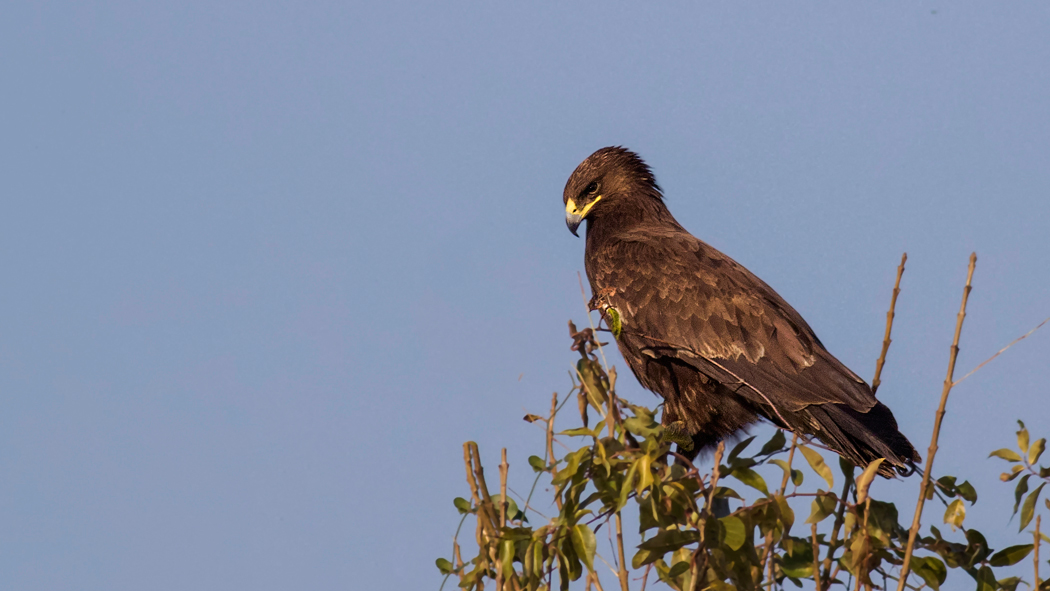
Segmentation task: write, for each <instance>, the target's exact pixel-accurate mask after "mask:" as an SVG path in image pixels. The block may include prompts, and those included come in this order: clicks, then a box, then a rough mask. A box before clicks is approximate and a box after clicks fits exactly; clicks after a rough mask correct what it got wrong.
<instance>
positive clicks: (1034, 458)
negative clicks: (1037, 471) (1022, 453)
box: [1028, 439, 1046, 466]
mask: <svg viewBox="0 0 1050 591" xmlns="http://www.w3.org/2000/svg"><path fill="white" fill-rule="evenodd" d="M1045 450H1046V439H1040V440H1038V441H1036V442H1035V443H1033V444H1032V446H1031V447H1029V448H1028V463H1029V464H1031V465H1033V466H1034V465H1036V463H1037V462H1038V461H1039V456H1041V455H1043V451H1045Z"/></svg>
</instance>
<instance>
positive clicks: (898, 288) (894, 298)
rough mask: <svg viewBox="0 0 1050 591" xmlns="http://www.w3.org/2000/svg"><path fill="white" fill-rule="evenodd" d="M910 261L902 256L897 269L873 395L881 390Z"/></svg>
mask: <svg viewBox="0 0 1050 591" xmlns="http://www.w3.org/2000/svg"><path fill="white" fill-rule="evenodd" d="M907 260H908V253H904V254H902V255H901V264H900V266H899V267H897V282H896V283H894V284H893V296H892V297H891V298H890V310H889V312H886V336H885V337H884V338H883V339H882V353H880V354H879V358H878V360H877V361H875V377H874V378H873V379H872V380H871V393H872V394H874V393H875V391H876V390H878V389H879V384H881V383H882V380H880V379H879V377H880V376H882V366H883V365H884V364H885V363H886V353H887V352H889V350H890V343H891V342H893V341H892V340H891V339H890V331H891V330H893V317H894V315H895V314H894V311H895V310H896V308H897V296H898V295H900V293H901V276H902V275H904V263H905V262H907Z"/></svg>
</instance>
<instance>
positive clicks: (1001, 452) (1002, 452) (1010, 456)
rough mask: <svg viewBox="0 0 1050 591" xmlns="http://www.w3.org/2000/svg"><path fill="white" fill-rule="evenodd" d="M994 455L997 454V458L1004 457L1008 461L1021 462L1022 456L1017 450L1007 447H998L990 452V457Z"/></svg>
mask: <svg viewBox="0 0 1050 591" xmlns="http://www.w3.org/2000/svg"><path fill="white" fill-rule="evenodd" d="M992 456H995V457H997V458H1002V459H1004V460H1006V461H1008V462H1020V461H1021V456H1019V455H1017V452H1016V451H1014V450H1012V449H1006V448H1005V447H1004V448H1002V449H997V450H995V451H993V452H992V453H990V454H988V457H989V458H990V457H992Z"/></svg>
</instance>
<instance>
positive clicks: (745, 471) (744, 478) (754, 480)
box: [730, 468, 769, 496]
mask: <svg viewBox="0 0 1050 591" xmlns="http://www.w3.org/2000/svg"><path fill="white" fill-rule="evenodd" d="M730 476H732V477H733V478H736V479H737V480H739V481H740V482H743V483H744V484H746V485H748V486H750V487H751V488H753V489H756V490H758V491H760V492H761V493H762V494H764V495H766V496H769V489H768V488H766V481H765V480H764V479H763V478H762V477H761V476H759V474H758V472H755V471H754V470H752V469H751V468H737V469H735V470H733V472H732V473H731V474H730Z"/></svg>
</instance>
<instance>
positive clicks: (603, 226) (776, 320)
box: [564, 147, 920, 476]
mask: <svg viewBox="0 0 1050 591" xmlns="http://www.w3.org/2000/svg"><path fill="white" fill-rule="evenodd" d="M564 200H565V216H566V217H565V221H566V223H567V224H568V226H569V230H571V231H572V233H573V234H576V229H577V228H578V227H579V225H580V224H581V223H583V220H587V246H586V258H585V265H586V268H587V278H588V279H589V280H590V284H591V291H592V293H593V294H594V299H593V300H592V307H595V308H600V309H603V310H604V311H605V312H606V313H607V315H606V318H607V319H608V318H609V317H610V316H612V317H614V318H615V319H616V320H618V322H613V325H614V326H613V328H614V332H615V333H616V337H617V338H616V342H617V344H618V345H619V347H620V352H621V353H622V354H623V357H624V359H625V360H626V361H627V364H628V365H629V366H630V368H631V371H633V372H634V375H635V376H636V377H637V378H638V381H639V382H641V384H642V386H644V387H645V388H647V389H649V390H652V391H653V392H656V393H657V394H659V395H660V396H662V397H663V398H664V400H665V404H664V411H663V423H664V424H665V425H675V426H676V427H677V428H679V429H681V430H684V431H685V432H686V433H687V434H688V435H689V436H691V438H692V442H693V448H692V450H691V452H688V455H690V456H691V457H695V454H696V453H697V452H699V451H700V450H701V449H703V448H704V447H707V446H710V445H712V444H714V443H717V442H718V441H720V440H722V439H723V438H726V437H729V436H731V435H732V434H734V433H736V432H737V431H739V430H740V429H741V428H743V427H745V426H747V425H750V424H752V423H754V422H756V421H758V420H759V419H760V418H765V419H767V420H769V421H771V422H772V423H773V424H775V425H777V426H778V427H782V428H784V429H789V430H791V431H794V432H796V433H800V434H803V435H811V436H815V437H816V438H818V439H819V440H821V441H823V442H824V443H825V444H827V445H828V446H829V447H831V448H832V449H833V450H835V451H836V452H838V453H839V454H840V455H842V456H844V457H846V458H847V459H849V460H850V461H852V462H853V463H855V464H857V465H860V466H866V465H867V464H868V463H870V462H871V461H872V460H875V459H877V458H885V459H886V461H885V462H883V464H882V466H880V470H879V472H880V474H882V475H884V476H891V475H892V474H893V468H896V469H897V470H898V471H899V472H901V473H903V474H907V473H910V472H911V471H912V470H913V468H914V463H915V462H918V461H919V459H920V458H919V455H918V454H917V453H916V452H915V448H914V447H912V444H911V443H910V442H909V441H908V439H907V438H906V437H905V436H904V435H902V434H901V432H900V431H898V430H897V421H896V420H894V418H893V413H891V412H890V409H889V408H887V407H886V405H884V404H882V403H881V402H879V401H878V400H876V399H875V396H874V394H873V393H872V391H871V388H870V387H869V386H868V384H867V383H865V382H864V380H862V379H861V378H859V377H858V376H857V374H855V373H853V372H852V371H850V370H849V369H848V368H847V367H846V366H845V365H843V364H842V363H841V362H840V361H839V360H838V359H835V357H833V356H832V355H831V354H830V353H828V351H827V350H826V349H825V348H824V346H823V345H822V344H821V343H820V340H819V339H818V338H817V335H816V334H814V333H813V329H812V328H810V327H809V325H808V324H806V321H805V320H803V319H802V316H800V315H799V313H798V312H796V311H795V309H794V308H792V307H791V306H790V305H788V303H787V302H785V301H784V299H783V298H781V297H780V296H779V295H778V294H777V292H775V291H773V289H772V288H771V287H769V286H768V285H766V283H765V282H764V281H762V280H761V279H759V278H758V277H756V276H755V275H754V274H752V273H751V272H750V271H748V270H747V269H745V268H744V267H743V266H741V265H740V264H739V263H737V262H736V261H734V260H733V259H731V258H729V257H727V256H726V255H724V254H722V253H721V252H719V251H718V250H716V249H714V248H712V247H711V246H709V245H707V244H705V243H704V242H702V241H701V240H699V239H697V238H696V237H695V236H693V235H692V234H690V233H689V232H687V231H686V230H685V229H684V228H683V227H682V226H681V225H680V224H679V223H678V222H677V221H676V220H675V219H674V216H672V215H671V212H670V211H668V209H667V206H666V205H665V204H664V201H663V192H662V190H661V189H660V187H659V185H657V184H656V180H655V179H654V178H653V173H652V171H651V170H650V169H649V167H648V166H647V165H646V164H645V162H643V161H642V159H641V158H639V157H638V155H637V154H634V153H633V152H630V151H628V150H626V149H624V148H621V147H610V148H603V149H601V150H598V151H597V152H595V153H594V154H592V155H591V156H590V157H588V158H587V159H586V160H584V161H583V162H582V163H581V164H580V165H579V166H578V167H577V168H576V170H575V172H573V173H572V176H571V177H569V181H568V183H566V185H565V195H564ZM617 325H618V326H617ZM686 447H688V446H686Z"/></svg>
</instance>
